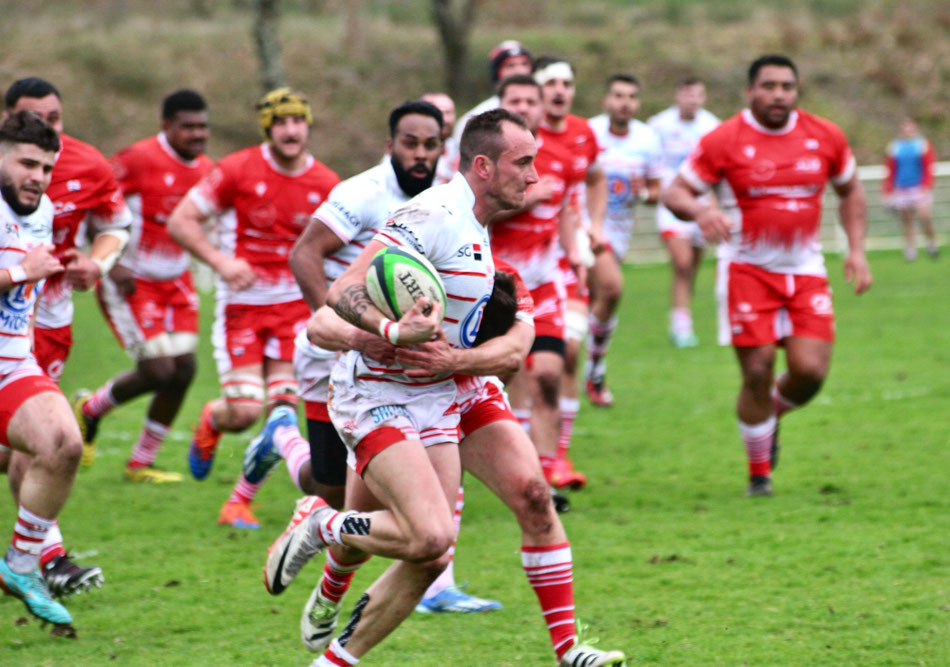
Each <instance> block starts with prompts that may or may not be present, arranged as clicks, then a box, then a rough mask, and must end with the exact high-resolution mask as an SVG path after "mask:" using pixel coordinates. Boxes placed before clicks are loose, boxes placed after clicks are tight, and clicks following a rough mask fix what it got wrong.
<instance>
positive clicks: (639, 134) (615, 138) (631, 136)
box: [585, 74, 660, 407]
mask: <svg viewBox="0 0 950 667" xmlns="http://www.w3.org/2000/svg"><path fill="white" fill-rule="evenodd" d="M603 106H604V113H602V114H601V115H599V116H595V117H593V118H591V119H590V120H589V121H588V124H589V125H590V127H591V129H592V130H593V131H594V134H595V135H596V136H597V143H598V145H599V146H600V148H601V153H600V156H599V157H598V158H597V161H598V163H599V164H600V165H601V167H602V168H603V170H604V172H605V173H606V174H607V213H606V215H605V217H604V237H603V245H602V247H601V248H600V252H598V253H597V255H596V259H595V261H594V265H593V267H591V270H590V273H589V274H588V276H589V279H588V282H589V283H590V293H591V297H590V319H589V327H588V334H587V370H586V378H585V386H586V389H587V397H588V398H589V399H590V402H591V403H592V404H593V405H599V406H604V407H606V406H610V405H612V404H613V396H612V395H611V393H610V389H608V388H607V382H606V375H607V351H608V350H609V348H610V340H611V338H612V337H613V334H614V331H615V330H616V328H617V314H616V313H617V308H618V306H619V305H620V297H621V295H622V294H623V274H622V273H621V266H622V264H623V258H624V256H626V254H627V248H628V247H629V245H630V235H631V234H632V233H633V226H634V217H633V215H634V214H633V210H634V207H635V206H636V204H637V201H639V200H641V198H642V200H643V201H646V202H648V203H655V202H656V200H657V198H658V197H659V194H660V144H659V139H658V137H657V136H656V133H655V132H654V131H653V130H651V129H650V128H649V126H647V125H646V124H645V123H643V122H641V121H639V120H636V119H635V116H636V115H637V112H638V111H639V110H640V82H639V81H638V80H637V78H636V77H634V76H633V75H630V74H614V75H613V76H611V77H610V78H609V79H608V80H607V94H606V96H605V97H604V102H603Z"/></svg>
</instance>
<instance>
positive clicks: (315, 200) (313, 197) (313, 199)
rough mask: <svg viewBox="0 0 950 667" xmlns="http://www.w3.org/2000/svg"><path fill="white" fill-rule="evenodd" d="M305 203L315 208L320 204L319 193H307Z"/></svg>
mask: <svg viewBox="0 0 950 667" xmlns="http://www.w3.org/2000/svg"><path fill="white" fill-rule="evenodd" d="M307 201H308V202H310V203H311V204H313V205H314V206H316V205H317V204H319V203H320V193H319V192H308V193H307Z"/></svg>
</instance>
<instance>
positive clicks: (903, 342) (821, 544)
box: [0, 252, 950, 666]
mask: <svg viewBox="0 0 950 667" xmlns="http://www.w3.org/2000/svg"><path fill="white" fill-rule="evenodd" d="M871 261H872V267H873V269H874V271H875V278H876V282H875V286H874V288H873V289H872V291H871V292H870V293H868V294H867V295H865V296H863V297H860V298H857V297H855V296H854V295H853V294H851V293H850V291H849V290H848V289H847V287H846V286H845V285H844V284H843V282H842V280H841V261H840V258H838V257H830V258H829V265H830V266H829V269H830V274H831V277H832V282H833V285H834V286H835V288H836V310H837V314H838V331H839V340H838V345H837V347H836V353H835V358H834V361H833V365H832V372H831V375H830V379H829V381H828V383H827V385H826V387H825V389H824V390H823V392H822V393H821V394H820V396H819V397H818V399H817V400H816V401H815V404H814V405H812V406H810V407H809V408H808V409H806V410H803V411H801V412H800V413H793V414H791V415H789V416H787V418H786V419H785V420H784V423H783V427H782V437H783V459H782V463H781V466H780V468H779V469H778V471H777V473H776V476H775V489H776V495H775V497H773V498H771V499H747V498H745V497H744V496H743V492H744V489H745V484H746V480H745V462H744V454H743V452H742V447H741V444H740V442H739V440H738V435H737V432H736V426H735V419H734V416H733V410H732V406H733V401H734V396H735V392H736V389H737V382H738V373H737V369H736V365H735V362H734V360H733V357H732V353H731V351H730V350H728V349H724V348H719V347H716V346H715V345H713V340H714V338H715V336H714V332H713V322H714V314H713V304H712V299H711V297H710V295H711V293H712V273H713V271H712V268H713V267H712V265H711V264H709V263H707V264H706V265H705V266H704V267H703V271H702V274H701V276H700V281H699V286H698V294H699V295H700V296H699V299H698V303H697V305H696V319H697V326H698V333H699V335H700V337H701V338H702V343H703V344H702V346H701V347H699V348H697V349H693V350H675V349H673V348H672V347H671V346H670V345H669V343H668V342H667V340H666V336H665V326H666V309H667V297H666V293H667V285H668V276H667V272H668V269H667V268H666V267H665V266H661V265H646V266H644V265H638V266H628V267H626V279H627V290H628V291H627V294H626V296H625V301H624V304H623V312H622V316H621V318H622V319H621V325H620V326H621V329H620V335H619V336H618V338H617V341H616V342H615V343H614V348H613V350H612V353H611V359H610V380H611V384H612V386H613V390H614V393H615V395H616V397H617V405H616V406H615V407H614V408H613V409H611V410H604V411H599V410H595V409H592V408H590V407H588V406H585V408H584V409H583V410H582V413H581V417H580V420H579V423H578V426H577V434H576V438H575V443H574V450H573V457H574V459H575V462H576V464H577V465H578V467H579V468H580V469H581V470H583V471H584V472H586V473H587V474H588V475H589V477H590V480H591V481H590V484H589V488H588V489H586V490H584V491H582V492H578V493H575V494H573V496H572V501H573V509H572V511H571V512H570V513H569V514H567V515H565V516H564V521H565V524H566V526H567V529H568V533H569V535H570V537H571V539H572V544H573V549H574V557H575V590H576V597H577V609H578V616H579V617H580V618H581V619H582V620H583V621H584V622H586V623H587V624H589V625H590V626H591V633H592V634H593V635H594V636H598V637H600V639H601V644H602V645H604V646H606V647H620V648H623V649H624V650H625V651H626V652H627V655H628V656H629V658H630V663H631V664H654V665H742V664H749V665H842V664H844V665H858V664H860V665H910V664H914V665H918V664H919V665H946V664H950V550H948V544H950V542H948V537H947V535H948V534H950V495H948V493H947V471H948V470H950V449H948V447H947V444H948V432H950V429H948V417H947V406H948V404H950V376H948V373H947V369H948V367H950V346H948V343H950V337H948V333H947V332H948V327H950V311H948V309H947V303H948V302H950V281H948V280H947V261H948V260H947V259H946V258H943V259H941V260H940V261H938V262H930V261H929V260H926V259H924V260H918V262H917V263H915V264H910V265H908V264H905V263H904V262H903V261H902V260H901V259H900V258H899V255H898V254H897V253H895V252H882V253H874V254H872V255H871ZM77 305H78V310H77V326H76V346H75V353H74V356H73V358H72V359H71V360H70V362H69V365H68V366H67V372H66V376H65V379H64V383H63V384H64V389H65V390H66V391H67V392H71V391H72V390H74V389H76V388H78V387H80V386H86V387H94V386H97V385H98V384H100V383H101V382H103V381H104V380H106V379H107V378H108V377H110V376H111V375H112V374H113V373H115V372H116V371H117V370H119V369H122V368H125V367H126V366H127V365H128V363H127V361H126V360H125V358H124V356H123V355H122V353H120V351H119V350H118V348H117V346H116V345H115V343H114V341H113V340H112V338H111V336H110V334H109V333H108V331H107V329H106V327H105V325H104V323H103V321H102V319H101V317H100V316H99V314H98V312H96V310H95V308H94V304H93V302H92V299H90V298H89V297H88V295H82V296H81V297H80V298H78V299H77ZM204 305H205V306H206V308H205V315H208V314H209V313H210V308H209V307H207V306H210V303H209V302H208V301H206V302H205V304H204ZM204 330H205V332H207V331H208V330H209V327H208V321H207V317H206V318H205V329H204ZM201 361H202V363H201V367H200V372H199V376H198V379H197V381H196V382H195V384H194V386H193V388H192V390H191V393H190V395H189V398H188V401H187V404H186V407H185V409H184V410H183V414H182V415H181V416H180V418H179V420H178V422H177V424H176V425H175V430H174V437H173V439H172V440H171V441H169V442H168V443H167V444H166V446H165V449H164V450H163V451H162V453H161V455H160V457H159V461H158V463H159V464H160V465H162V466H164V467H166V468H168V469H172V470H178V471H181V472H183V473H186V471H187V465H186V462H185V450H186V447H187V440H188V438H189V430H188V426H189V424H191V423H193V422H195V421H196V419H197V416H198V411H199V409H200V406H201V404H202V403H203V401H204V400H206V399H208V398H209V397H211V396H214V395H216V394H217V385H216V379H215V376H214V372H213V366H212V364H211V360H210V353H209V348H208V345H207V341H203V347H202V350H201ZM143 411H144V402H142V401H139V402H136V403H134V404H131V405H128V406H125V407H123V408H121V409H119V410H117V411H116V412H114V413H113V414H112V415H111V416H109V417H108V419H107V421H105V422H104V423H103V425H102V427H101V430H100V433H101V436H100V458H99V460H98V461H97V462H96V465H95V466H94V467H93V468H92V469H89V470H83V471H81V473H80V477H79V480H78V483H77V485H76V488H75V491H74V493H73V496H72V498H71V500H70V503H69V505H68V506H67V508H66V511H65V512H64V514H63V517H62V524H63V530H64V532H65V533H66V536H67V543H68V546H70V547H71V548H72V549H74V550H75V551H76V552H78V555H79V556H80V557H81V558H80V560H81V562H85V563H95V564H98V565H100V566H102V568H103V570H104V571H105V574H106V578H107V583H106V585H105V587H104V588H102V589H101V590H97V591H95V592H93V593H91V594H89V595H82V596H80V597H78V598H75V599H73V600H72V601H70V602H69V607H70V609H71V611H72V612H73V615H74V616H75V619H76V623H75V625H76V627H77V629H78V632H79V639H78V641H68V640H57V639H53V638H51V637H49V636H48V633H47V632H45V631H42V630H40V628H39V626H38V624H37V623H36V622H34V621H32V620H30V621H29V622H28V623H26V624H25V625H20V624H19V623H18V619H19V618H20V617H23V616H24V615H25V614H24V611H23V608H22V605H21V604H20V603H19V602H16V601H14V600H13V599H11V598H4V599H2V601H0V664H10V665H77V664H128V665H224V664H228V665H272V664H273V665H278V664H281V665H283V664H298V665H303V664H306V663H307V662H308V661H309V660H310V656H309V654H307V653H306V652H305V651H304V650H303V648H302V647H301V645H300V643H299V639H298V631H297V623H298V617H299V612H300V609H301V607H302V605H303V603H304V601H305V599H306V597H307V595H308V593H309V587H310V585H311V584H312V583H313V582H314V581H315V580H316V578H317V577H318V575H319V566H318V565H310V566H309V568H308V569H307V570H305V571H304V573H303V574H302V575H301V577H300V581H299V582H298V583H297V584H295V585H294V586H293V587H291V588H290V589H289V590H288V591H287V592H286V593H285V594H284V595H283V596H281V597H279V598H272V597H270V596H268V595H267V593H266V592H265V590H264V587H263V585H262V582H261V574H260V573H261V570H260V568H261V565H262V564H263V561H264V555H265V552H266V549H267V546H268V545H269V543H270V542H271V540H272V539H273V537H274V536H276V535H277V533H279V532H280V531H281V530H282V529H283V527H284V525H285V522H286V520H287V519H288V517H289V514H290V511H291V509H292V503H293V500H294V498H295V497H296V495H297V493H296V490H295V489H294V488H293V487H292V485H291V484H290V481H289V479H288V477H287V475H286V473H285V470H284V469H283V468H281V469H279V470H278V471H277V472H276V473H275V475H274V477H273V478H272V479H271V481H270V482H269V483H268V484H267V485H266V486H265V487H264V488H263V489H262V491H261V493H260V494H259V496H258V500H259V502H260V508H259V509H258V510H257V513H258V516H259V517H260V519H261V520H262V522H263V523H264V527H263V529H262V530H260V531H237V530H232V529H228V528H221V527H219V526H217V525H216V523H215V518H216V516H217V512H218V509H219V507H220V505H221V503H222V502H223V501H224V500H225V498H226V497H227V495H228V493H229V491H230V488H231V485H232V483H233V482H234V480H235V476H236V475H237V474H238V471H239V468H240V456H241V453H242V452H243V449H244V444H245V442H246V438H239V437H233V436H229V437H227V438H226V439H225V440H224V442H223V444H222V447H221V450H220V453H219V457H218V461H217V463H216V466H215V469H214V471H213V472H212V474H211V476H210V477H209V478H208V479H207V480H206V481H204V482H202V483H198V482H194V481H191V480H190V478H189V481H186V482H185V483H183V484H180V485H177V486H162V487H147V486H133V485H131V484H129V483H127V482H124V481H123V480H122V477H121V472H122V466H123V464H124V462H125V459H126V457H127V455H128V451H129V449H130V447H131V445H132V440H133V439H134V438H135V437H136V435H137V432H138V429H139V427H140V422H141V418H142V414H143ZM467 489H468V493H467V497H466V509H465V515H464V519H463V524H462V534H461V538H460V543H459V549H458V561H457V573H458V577H459V579H460V580H468V581H470V582H471V583H470V589H471V590H472V592H474V593H476V594H477V595H481V596H486V597H492V598H496V599H499V600H501V601H502V602H503V603H504V605H505V608H504V609H503V610H502V611H499V612H493V613H490V614H484V615H478V616H468V617H458V616H455V617H433V616H427V617H422V616H418V615H414V616H413V617H411V618H410V619H409V620H408V621H407V622H406V623H405V624H404V625H403V626H402V627H401V628H400V629H399V630H398V631H397V632H396V633H395V634H394V635H393V636H392V637H391V638H390V639H389V640H388V641H387V642H385V643H384V644H383V645H382V646H380V647H379V648H378V649H376V650H375V651H374V652H372V653H371V654H369V656H367V659H366V660H365V661H364V663H363V664H367V665H418V666H428V665H432V666H435V665H462V666H466V665H545V664H553V661H552V660H551V657H550V651H549V646H548V641H547V634H546V632H545V630H544V626H543V624H542V621H541V619H540V617H539V614H538V611H537V605H536V601H535V599H534V596H533V593H532V591H531V589H530V588H529V586H528V585H527V583H526V582H525V580H524V577H523V575H522V572H521V568H520V561H519V557H518V547H519V541H518V532H517V529H516V527H515V524H514V521H513V520H512V519H511V518H510V517H509V516H508V515H507V513H506V511H505V510H504V508H503V507H502V506H501V504H500V503H499V502H498V501H497V500H496V499H495V498H494V497H492V496H491V495H490V494H489V493H488V492H487V491H486V490H485V489H484V487H482V486H481V485H480V484H479V483H478V482H476V481H471V482H470V484H469V485H468V487H467ZM3 508H4V509H3V511H2V512H0V526H2V525H6V526H8V527H9V526H12V524H13V521H14V514H15V512H14V508H13V505H12V503H10V502H9V501H8V502H7V503H5V504H3ZM384 565H385V563H384V562H383V561H382V560H378V561H376V562H373V563H371V564H370V565H368V566H367V567H366V568H364V570H363V571H362V572H361V573H359V574H358V575H357V579H356V580H355V582H354V592H356V591H360V590H362V589H363V588H364V587H365V586H366V585H368V584H369V582H370V581H371V580H372V578H373V577H374V576H375V575H376V574H377V573H378V572H379V571H380V570H381V568H382V567H383V566H384ZM355 599H356V596H355V595H351V596H350V598H349V599H348V602H349V603H350V604H352V602H354V601H355ZM348 609H349V607H347V612H348Z"/></svg>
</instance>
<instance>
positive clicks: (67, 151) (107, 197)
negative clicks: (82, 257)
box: [36, 134, 132, 329]
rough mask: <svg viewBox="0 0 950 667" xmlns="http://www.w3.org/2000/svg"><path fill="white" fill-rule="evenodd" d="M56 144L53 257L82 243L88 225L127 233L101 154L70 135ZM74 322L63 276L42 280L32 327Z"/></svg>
mask: <svg viewBox="0 0 950 667" xmlns="http://www.w3.org/2000/svg"><path fill="white" fill-rule="evenodd" d="M59 140H60V143H61V144H62V148H61V149H60V151H59V153H58V154H57V156H56V166H55V167H53V176H52V179H51V180H50V184H49V187H48V188H47V189H46V195H47V196H48V197H49V198H50V200H51V201H52V202H53V209H54V218H53V243H54V244H55V246H56V248H55V250H54V253H55V254H56V255H57V256H60V255H62V253H63V252H64V251H66V250H68V249H70V248H75V247H76V246H77V245H82V243H83V241H84V237H85V236H86V233H87V230H86V225H89V226H90V227H91V229H90V231H91V233H92V235H95V234H97V233H99V232H102V231H105V230H107V229H128V228H129V224H130V223H131V221H132V216H131V214H130V213H129V209H128V207H126V205H125V199H123V198H122V192H121V191H120V190H119V184H118V183H116V180H115V177H114V176H113V174H112V167H111V166H110V165H109V162H108V160H106V158H105V157H104V156H103V155H102V153H100V152H99V151H98V150H97V149H95V148H93V147H92V146H90V145H89V144H87V143H85V142H83V141H80V140H79V139H76V138H74V137H71V136H69V135H68V134H60V135H59ZM72 321H73V302H72V289H71V288H70V287H69V286H68V285H67V284H66V282H65V280H63V277H62V274H59V275H58V276H52V277H51V278H50V279H49V280H47V281H46V287H45V289H44V290H43V294H42V296H41V297H40V301H39V305H38V306H37V309H36V326H37V327H39V328H41V329H56V328H59V327H64V326H67V325H69V324H70V323H72Z"/></svg>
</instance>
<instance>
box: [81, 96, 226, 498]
mask: <svg viewBox="0 0 950 667" xmlns="http://www.w3.org/2000/svg"><path fill="white" fill-rule="evenodd" d="M207 143H208V112H207V106H206V104H205V101H204V99H203V98H202V97H201V95H199V94H198V93H196V92H194V91H191V90H179V91H177V92H174V93H172V94H171V95H169V96H168V97H166V98H165V100H164V101H163V102H162V130H161V132H159V134H158V135H156V136H153V137H149V138H148V139H143V140H141V141H139V142H137V143H135V144H132V145H131V146H129V147H128V148H126V149H125V150H123V151H120V152H119V153H118V154H117V155H116V156H115V157H114V158H113V159H112V164H113V167H114V169H115V173H116V178H117V180H118V181H119V185H120V187H121V188H122V192H123V194H124V195H125V198H126V202H127V203H128V205H129V208H130V209H131V210H132V214H133V223H132V240H131V242H130V243H129V246H128V247H127V248H126V250H125V253H124V254H123V256H122V259H121V260H119V263H118V264H116V266H115V267H113V269H112V270H111V271H110V272H109V273H108V274H107V275H106V276H104V277H103V278H102V280H101V281H100V283H99V285H98V287H97V289H96V293H97V295H98V297H99V305H100V307H101V308H102V311H103V314H104V315H105V316H106V320H107V321H108V322H109V326H110V327H111V328H112V332H113V333H114V334H115V336H116V338H117V339H118V340H119V343H120V344H121V345H122V347H124V348H125V350H126V352H128V354H129V356H131V357H132V359H134V360H135V369H134V370H131V371H126V372H124V373H122V374H120V375H118V376H116V377H115V378H113V379H111V380H109V381H108V382H106V384H104V385H103V386H101V387H99V389H97V390H96V391H95V392H93V393H92V394H91V395H90V394H88V393H87V392H82V393H81V394H79V399H78V400H77V401H75V402H74V409H75V410H76V419H77V420H79V422H80V424H81V425H82V430H83V433H84V434H85V441H86V442H87V443H89V444H90V445H91V444H92V443H93V441H94V440H95V436H96V431H97V429H98V425H99V420H100V419H101V418H102V417H103V416H105V415H106V414H107V413H108V412H110V411H111V410H112V409H113V408H115V407H117V406H119V405H122V404H123V403H126V402H128V401H130V400H132V399H134V398H136V397H138V396H141V395H142V394H145V393H153V394H154V395H153V397H152V400H151V403H150V404H149V407H148V411H147V412H146V417H145V424H144V426H143V428H142V432H141V434H140V435H139V439H138V442H137V443H136V445H135V447H134V449H133V450H132V454H131V456H130V458H129V461H128V463H127V464H126V468H125V478H126V479H128V480H130V481H133V482H152V483H162V482H179V481H181V479H182V477H181V475H180V474H178V473H175V472H167V471H164V470H159V469H158V468H155V467H153V465H152V463H153V462H154V461H155V457H156V456H157V455H158V450H159V448H160V447H161V446H162V443H163V442H164V440H165V437H166V436H167V435H168V431H169V429H170V428H171V424H172V421H174V419H175V417H176V416H177V414H178V410H179V409H180V408H181V404H182V401H183V400H184V398H185V393H186V392H187V390H188V386H189V385H190V384H191V379H192V377H193V376H194V373H195V348H196V346H197V343H198V295H197V294H196V292H195V288H194V285H193V284H192V281H191V273H190V272H189V271H188V253H186V252H185V251H184V250H183V249H182V248H181V246H179V245H178V244H177V243H175V242H174V241H173V240H172V239H171V237H170V236H169V235H168V230H167V229H166V227H165V225H166V223H167V222H168V217H169V216H170V215H171V213H172V210H174V208H175V206H176V205H177V204H178V202H179V201H180V200H181V198H182V197H183V196H184V195H185V194H186V193H187V192H188V190H190V189H191V187H192V186H193V185H194V184H195V183H197V182H198V180H199V179H201V177H203V176H204V175H205V174H207V173H208V172H210V171H211V168H212V167H213V166H214V163H213V162H212V161H211V159H210V158H208V157H207V156H206V155H204V152H205V147H206V146H207Z"/></svg>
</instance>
